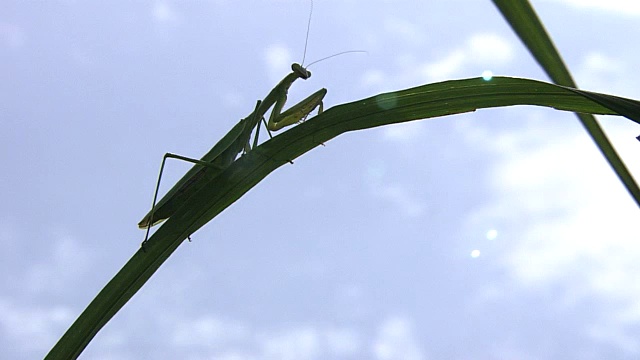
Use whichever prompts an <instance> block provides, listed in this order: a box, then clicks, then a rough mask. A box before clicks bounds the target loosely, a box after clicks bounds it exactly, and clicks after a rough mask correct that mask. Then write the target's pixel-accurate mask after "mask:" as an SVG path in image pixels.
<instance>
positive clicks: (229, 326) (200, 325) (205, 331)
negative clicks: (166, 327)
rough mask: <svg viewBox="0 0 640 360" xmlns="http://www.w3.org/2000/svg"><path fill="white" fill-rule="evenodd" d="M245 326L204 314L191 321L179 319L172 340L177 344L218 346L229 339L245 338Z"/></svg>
mask: <svg viewBox="0 0 640 360" xmlns="http://www.w3.org/2000/svg"><path fill="white" fill-rule="evenodd" d="M247 336H248V331H247V329H246V328H245V326H243V325H241V324H238V323H233V322H229V321H223V320H221V319H218V318H215V317H212V316H204V317H201V318H198V319H194V320H191V321H181V322H179V323H178V324H177V325H176V326H175V330H174V333H173V340H172V341H173V342H174V343H175V344H176V345H178V346H187V347H190V346H194V345H196V346H204V347H218V346H220V345H221V344H225V343H227V342H229V341H236V340H240V339H246V338H247Z"/></svg>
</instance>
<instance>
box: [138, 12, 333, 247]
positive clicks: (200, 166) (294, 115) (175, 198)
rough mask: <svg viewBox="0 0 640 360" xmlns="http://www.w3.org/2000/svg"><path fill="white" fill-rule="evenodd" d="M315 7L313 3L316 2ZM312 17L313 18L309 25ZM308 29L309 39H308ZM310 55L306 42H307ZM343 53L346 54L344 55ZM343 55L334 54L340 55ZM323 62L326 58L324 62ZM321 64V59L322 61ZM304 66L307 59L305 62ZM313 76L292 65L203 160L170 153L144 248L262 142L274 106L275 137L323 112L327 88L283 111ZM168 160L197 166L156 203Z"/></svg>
mask: <svg viewBox="0 0 640 360" xmlns="http://www.w3.org/2000/svg"><path fill="white" fill-rule="evenodd" d="M312 6H313V3H312ZM310 21H311V17H309V22H310ZM308 34H309V32H308V28H307V39H308ZM305 52H306V43H305ZM340 54H342V53H340ZM340 54H336V55H332V56H331V57H333V56H337V55H340ZM321 60H323V59H321ZM318 61H320V60H318ZM303 63H304V59H303ZM310 77H311V72H310V71H309V70H307V69H306V68H305V67H304V66H303V65H301V64H297V63H294V64H292V65H291V73H290V74H288V75H287V76H285V77H284V78H283V79H282V80H281V81H280V82H279V83H278V84H277V85H276V86H275V87H274V88H273V89H272V90H271V91H270V92H269V94H267V96H266V97H265V98H264V99H263V100H262V101H258V102H257V104H256V107H255V110H254V111H253V112H252V113H251V114H249V116H247V117H246V118H244V119H241V120H240V121H239V122H238V123H237V124H236V125H235V126H234V127H233V128H232V129H231V130H230V131H229V132H228V133H227V134H226V135H225V136H224V137H223V138H222V139H220V141H218V142H217V143H216V144H215V145H214V146H213V148H211V150H210V151H209V152H208V153H206V154H205V155H204V156H203V157H202V158H201V159H200V160H197V159H191V158H188V157H184V156H180V155H176V154H171V153H166V154H165V155H164V157H163V159H162V164H161V166H160V174H159V175H158V181H157V184H156V190H155V194H154V197H153V204H152V206H151V210H150V211H149V212H148V213H147V214H146V215H145V216H144V217H143V218H142V220H140V222H139V223H138V227H139V228H140V229H146V231H147V232H146V235H145V240H144V241H143V245H144V244H145V243H146V241H147V240H148V238H149V231H150V229H151V227H152V226H154V225H156V224H159V223H161V222H162V221H164V220H166V219H168V218H169V217H171V216H172V215H173V214H174V213H175V212H176V210H178V208H180V207H181V206H182V205H184V203H185V202H186V200H187V199H188V198H189V197H191V196H192V195H193V194H195V193H196V192H197V191H198V190H200V189H201V188H202V187H203V186H205V184H206V183H207V182H208V181H207V180H211V179H213V178H215V177H217V176H218V175H219V174H220V173H221V172H222V171H224V169H226V168H227V167H228V166H229V165H231V163H233V162H234V161H235V159H236V157H237V155H238V154H239V153H240V152H243V151H244V153H246V152H248V151H250V150H251V147H250V145H249V139H250V137H251V134H252V132H253V130H254V128H255V129H256V134H255V138H254V142H253V146H254V147H255V146H256V145H257V142H258V135H259V123H260V121H261V120H262V121H263V122H264V115H265V114H266V112H267V111H268V110H269V109H270V108H272V107H273V110H272V111H271V115H270V116H269V121H268V123H266V128H267V131H268V132H269V135H271V131H277V130H280V129H282V128H284V127H287V126H290V125H293V124H296V123H298V122H300V121H303V120H304V119H306V117H307V116H308V115H309V114H310V113H311V112H313V110H314V109H316V108H318V114H320V113H322V111H323V103H322V100H323V99H324V97H325V95H326V94H327V89H325V88H322V89H320V90H318V91H316V92H315V93H313V94H311V95H310V96H308V97H307V98H306V99H304V100H302V101H300V102H299V103H297V104H295V105H293V106H292V107H291V108H289V109H288V110H286V111H284V112H282V109H283V108H284V105H285V103H286V101H287V94H288V91H289V88H290V87H291V85H292V84H293V83H294V82H295V81H296V80H297V79H303V80H306V79H308V78H310ZM168 158H175V159H180V160H184V161H188V162H192V163H194V166H193V167H192V168H191V169H190V170H189V171H188V172H187V173H186V174H185V175H184V176H183V177H182V178H181V179H180V180H179V181H178V182H177V183H176V184H175V185H174V186H173V187H172V188H171V189H170V190H169V191H168V192H167V193H166V194H165V195H164V197H163V198H162V199H160V201H158V202H157V203H156V200H157V196H158V189H159V186H160V180H161V178H162V172H163V170H164V165H165V163H166V160H167V159H168Z"/></svg>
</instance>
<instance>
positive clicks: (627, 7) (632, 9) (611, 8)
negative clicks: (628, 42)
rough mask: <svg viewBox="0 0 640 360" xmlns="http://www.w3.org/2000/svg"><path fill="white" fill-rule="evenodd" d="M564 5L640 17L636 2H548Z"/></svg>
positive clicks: (561, 0)
mask: <svg viewBox="0 0 640 360" xmlns="http://www.w3.org/2000/svg"><path fill="white" fill-rule="evenodd" d="M550 1H554V2H558V3H565V4H568V5H570V6H574V7H577V8H581V9H592V10H597V11H607V12H611V13H616V14H621V15H634V16H637V15H640V2H639V1H637V0H550Z"/></svg>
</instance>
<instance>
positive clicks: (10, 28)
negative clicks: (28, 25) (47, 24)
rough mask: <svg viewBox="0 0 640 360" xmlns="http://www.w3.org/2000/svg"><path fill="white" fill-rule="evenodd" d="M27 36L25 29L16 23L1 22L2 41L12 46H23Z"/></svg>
mask: <svg viewBox="0 0 640 360" xmlns="http://www.w3.org/2000/svg"><path fill="white" fill-rule="evenodd" d="M26 39H27V36H26V35H25V32H24V29H23V28H21V27H20V26H17V25H15V24H9V23H0V42H2V43H3V44H4V45H5V46H7V47H10V48H18V47H22V46H23V45H24V44H25V42H26Z"/></svg>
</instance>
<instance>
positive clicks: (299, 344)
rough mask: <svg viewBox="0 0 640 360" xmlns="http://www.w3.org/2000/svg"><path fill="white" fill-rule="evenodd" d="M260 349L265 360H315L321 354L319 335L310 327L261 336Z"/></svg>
mask: <svg viewBox="0 0 640 360" xmlns="http://www.w3.org/2000/svg"><path fill="white" fill-rule="evenodd" d="M261 348H262V355H263V358H265V359H279V360H287V359H291V360H296V359H316V358H319V355H320V352H321V349H320V334H319V333H318V331H317V330H316V329H314V328H311V327H307V328H299V329H295V330H291V331H287V332H283V333H280V334H275V335H274V334H269V335H266V336H262V341H261Z"/></svg>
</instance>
